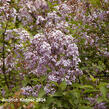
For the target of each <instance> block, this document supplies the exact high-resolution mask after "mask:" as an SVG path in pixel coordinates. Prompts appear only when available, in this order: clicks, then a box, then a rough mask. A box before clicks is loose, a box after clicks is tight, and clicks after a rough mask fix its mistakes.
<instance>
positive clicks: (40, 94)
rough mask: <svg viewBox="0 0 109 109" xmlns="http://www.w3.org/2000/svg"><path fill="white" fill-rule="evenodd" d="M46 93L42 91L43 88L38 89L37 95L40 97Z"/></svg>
mask: <svg viewBox="0 0 109 109" xmlns="http://www.w3.org/2000/svg"><path fill="white" fill-rule="evenodd" d="M45 94H46V92H45V91H44V89H43V88H41V89H40V91H39V93H38V97H39V98H42V97H43V96H44V95H45Z"/></svg>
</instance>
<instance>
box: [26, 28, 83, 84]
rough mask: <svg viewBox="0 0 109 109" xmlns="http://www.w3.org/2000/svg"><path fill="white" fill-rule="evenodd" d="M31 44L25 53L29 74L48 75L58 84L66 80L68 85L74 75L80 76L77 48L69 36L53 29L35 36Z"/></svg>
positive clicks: (73, 78)
mask: <svg viewBox="0 0 109 109" xmlns="http://www.w3.org/2000/svg"><path fill="white" fill-rule="evenodd" d="M31 42H32V44H31V46H30V47H29V48H28V51H27V53H25V59H26V63H27V65H26V68H27V70H31V72H29V73H34V74H36V75H37V76H39V75H48V79H49V80H51V81H55V82H59V83H60V82H61V81H63V80H64V79H66V81H67V83H68V84H70V83H71V82H72V80H75V79H76V78H75V76H76V75H79V74H82V72H81V71H80V70H79V69H78V63H79V62H80V59H79V58H78V56H79V52H78V47H77V45H76V44H75V43H74V39H73V37H72V36H71V35H65V34H64V33H62V32H61V31H60V30H56V29H54V30H51V31H50V32H48V33H45V34H36V35H35V36H34V39H32V41H31ZM30 48H31V49H30Z"/></svg>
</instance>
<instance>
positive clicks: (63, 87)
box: [59, 80, 67, 90]
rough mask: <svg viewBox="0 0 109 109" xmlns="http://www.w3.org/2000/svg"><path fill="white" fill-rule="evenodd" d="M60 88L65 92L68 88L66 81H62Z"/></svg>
mask: <svg viewBox="0 0 109 109" xmlns="http://www.w3.org/2000/svg"><path fill="white" fill-rule="evenodd" d="M59 87H60V88H61V89H62V90H65V89H66V87H67V83H66V81H65V80H64V81H62V82H61V84H60V85H59Z"/></svg>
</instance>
